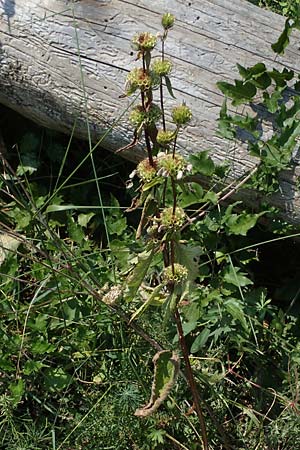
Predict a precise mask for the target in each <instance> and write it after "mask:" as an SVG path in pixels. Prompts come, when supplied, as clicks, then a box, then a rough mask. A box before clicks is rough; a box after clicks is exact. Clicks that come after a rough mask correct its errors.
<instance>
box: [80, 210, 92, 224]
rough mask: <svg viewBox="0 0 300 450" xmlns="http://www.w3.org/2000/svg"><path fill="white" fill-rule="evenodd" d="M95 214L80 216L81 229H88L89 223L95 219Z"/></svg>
mask: <svg viewBox="0 0 300 450" xmlns="http://www.w3.org/2000/svg"><path fill="white" fill-rule="evenodd" d="M94 215H95V213H93V212H90V213H87V214H79V216H78V223H79V225H80V226H81V227H87V225H88V223H89V221H90V220H91V219H92V217H94Z"/></svg>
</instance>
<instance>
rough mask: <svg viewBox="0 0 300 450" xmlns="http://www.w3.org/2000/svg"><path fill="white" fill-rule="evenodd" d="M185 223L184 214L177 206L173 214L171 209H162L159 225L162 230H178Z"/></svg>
mask: <svg viewBox="0 0 300 450" xmlns="http://www.w3.org/2000/svg"><path fill="white" fill-rule="evenodd" d="M185 221H186V214H185V212H184V209H183V208H180V207H179V206H177V207H176V208H175V212H173V207H169V208H164V209H163V211H162V213H161V216H160V223H161V226H162V227H163V228H167V229H169V228H171V229H172V231H176V230H179V229H180V228H181V227H182V225H183V224H184V222H185Z"/></svg>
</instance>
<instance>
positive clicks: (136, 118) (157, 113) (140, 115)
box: [129, 103, 162, 128]
mask: <svg viewBox="0 0 300 450" xmlns="http://www.w3.org/2000/svg"><path fill="white" fill-rule="evenodd" d="M161 115H162V113H161V109H160V108H159V107H158V106H157V105H155V104H154V103H152V104H151V105H150V108H149V109H148V111H145V110H144V108H143V106H142V105H138V106H135V107H134V108H133V109H132V110H131V112H130V115H129V120H130V122H131V123H132V125H133V126H135V127H137V128H138V127H140V126H141V125H142V124H146V125H154V124H155V123H156V122H157V121H158V120H159V119H160V118H161Z"/></svg>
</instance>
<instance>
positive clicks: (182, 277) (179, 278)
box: [163, 263, 188, 283]
mask: <svg viewBox="0 0 300 450" xmlns="http://www.w3.org/2000/svg"><path fill="white" fill-rule="evenodd" d="M163 278H164V280H165V281H166V282H169V283H170V282H171V283H182V282H184V281H186V280H187V279H188V270H187V268H186V267H185V266H183V265H182V264H178V263H175V264H174V265H173V266H168V267H166V268H165V269H164V271H163Z"/></svg>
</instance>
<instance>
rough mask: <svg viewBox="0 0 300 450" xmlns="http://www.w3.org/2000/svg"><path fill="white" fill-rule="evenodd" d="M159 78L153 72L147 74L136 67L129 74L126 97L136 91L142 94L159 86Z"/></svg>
mask: <svg viewBox="0 0 300 450" xmlns="http://www.w3.org/2000/svg"><path fill="white" fill-rule="evenodd" d="M159 80H160V79H159V77H158V75H156V74H155V73H154V72H150V73H147V72H146V71H144V70H143V69H142V68H140V67H136V68H134V69H132V70H131V72H129V74H128V76H127V81H126V93H127V95H131V94H133V93H134V92H135V91H136V90H137V89H140V90H141V91H142V92H145V91H148V90H149V89H150V88H154V87H156V86H158V85H159V82H160V81H159Z"/></svg>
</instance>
